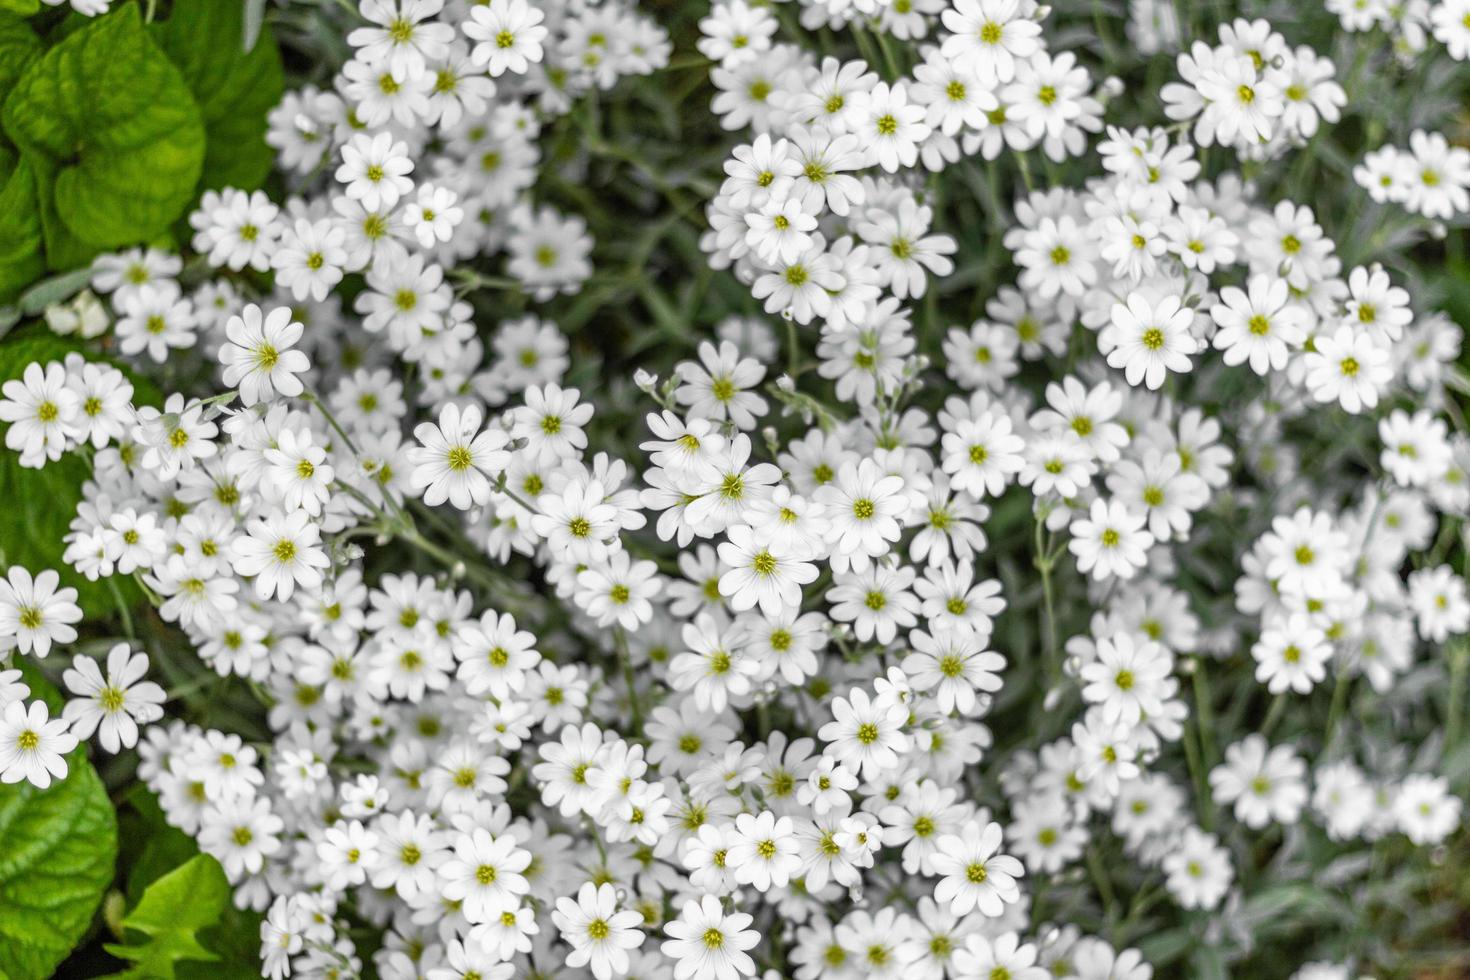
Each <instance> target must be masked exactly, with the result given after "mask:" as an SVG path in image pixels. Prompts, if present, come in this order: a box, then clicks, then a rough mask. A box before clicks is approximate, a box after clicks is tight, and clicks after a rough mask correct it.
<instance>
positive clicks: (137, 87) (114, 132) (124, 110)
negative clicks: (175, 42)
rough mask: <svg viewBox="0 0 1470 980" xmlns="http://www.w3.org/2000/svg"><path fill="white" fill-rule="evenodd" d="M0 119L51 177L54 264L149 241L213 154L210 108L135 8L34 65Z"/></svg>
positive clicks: (25, 154)
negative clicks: (207, 128) (204, 112)
mask: <svg viewBox="0 0 1470 980" xmlns="http://www.w3.org/2000/svg"><path fill="white" fill-rule="evenodd" d="M0 123H3V125H4V129H5V134H6V136H8V137H9V139H10V140H11V142H13V143H14V144H15V145H16V146H18V147H19V148H20V151H21V155H22V159H28V160H30V162H31V165H32V168H33V170H34V172H35V174H36V175H37V176H38V177H39V178H40V180H39V182H38V186H37V190H38V191H39V197H40V203H41V214H42V225H43V232H44V238H45V247H46V253H47V261H48V264H49V265H50V266H51V267H52V268H59V267H64V266H69V265H73V264H77V263H78V262H79V261H81V260H83V259H84V257H85V256H86V253H88V252H95V251H98V250H101V249H106V248H115V247H118V246H121V245H128V244H132V243H135V242H139V241H144V240H147V239H148V238H151V237H152V236H154V235H157V234H158V233H160V232H162V231H164V230H165V229H166V228H167V226H168V224H169V222H171V221H172V220H173V219H174V218H176V217H178V215H179V214H180V213H181V212H182V211H183V210H184V208H185V207H187V206H188V205H189V203H190V201H192V199H193V196H194V188H195V185H196V184H197V183H198V180H199V173H200V168H201V166H202V164H203V160H204V125H203V122H202V120H201V118H200V113H199V107H198V106H197V105H196V104H195V103H194V100H193V99H192V98H191V96H190V94H189V89H188V86H187V85H186V84H185V82H184V79H183V76H182V75H181V74H180V73H179V70H178V69H177V68H176V67H174V65H173V63H172V62H170V61H169V60H168V57H167V56H166V55H165V54H164V53H163V51H162V50H161V49H160V48H159V47H158V45H156V44H155V43H154V42H153V41H152V39H151V38H150V37H149V35H148V32H147V31H146V30H144V27H143V21H142V17H141V15H140V14H139V13H138V9H137V7H135V6H132V5H129V6H125V7H123V8H121V9H119V10H118V11H116V12H115V13H112V14H109V15H108V16H106V17H101V18H98V19H97V20H96V21H94V22H93V23H90V24H88V25H87V26H85V27H83V28H82V29H81V30H78V31H77V32H76V33H74V34H72V35H71V36H69V37H67V38H65V39H64V40H62V41H61V42H60V43H59V44H57V45H55V46H54V47H52V48H51V49H50V50H48V51H47V52H46V53H45V54H43V55H42V56H41V57H39V58H37V59H35V60H33V61H32V62H31V63H30V64H29V65H27V67H26V69H25V71H23V72H22V73H21V75H20V78H19V79H17V80H16V83H15V86H14V88H12V89H11V91H10V93H9V95H7V96H6V99H5V105H4V109H3V112H0ZM10 285H14V284H10Z"/></svg>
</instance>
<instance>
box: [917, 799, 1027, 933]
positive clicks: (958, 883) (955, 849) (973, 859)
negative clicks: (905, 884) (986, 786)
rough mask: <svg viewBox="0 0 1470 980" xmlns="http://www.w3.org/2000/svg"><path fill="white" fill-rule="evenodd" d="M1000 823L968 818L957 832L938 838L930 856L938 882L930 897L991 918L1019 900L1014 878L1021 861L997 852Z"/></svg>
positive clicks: (959, 912)
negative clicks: (935, 848)
mask: <svg viewBox="0 0 1470 980" xmlns="http://www.w3.org/2000/svg"><path fill="white" fill-rule="evenodd" d="M1001 837H1002V834H1001V827H1000V824H998V823H994V822H990V823H981V822H979V821H974V820H972V821H970V822H968V823H966V824H965V826H964V828H963V829H962V830H961V832H960V833H959V834H949V835H947V836H945V837H941V838H940V839H939V850H938V852H937V853H936V854H935V855H934V856H933V857H932V858H931V859H930V860H931V863H932V866H933V868H934V873H935V874H936V875H938V876H939V878H940V881H939V884H938V885H937V886H936V887H935V889H934V900H935V901H936V902H939V903H940V904H941V905H948V906H949V908H950V911H951V912H953V913H954V914H955V915H965V914H967V913H968V912H970V911H971V910H972V909H977V910H979V912H980V914H981V915H984V916H988V917H990V918H995V917H996V916H998V915H1001V914H1003V913H1004V912H1005V907H1006V905H1007V904H1010V903H1012V902H1017V901H1020V899H1021V889H1020V886H1019V885H1018V884H1017V883H1016V879H1017V878H1020V877H1021V876H1022V875H1023V874H1025V869H1024V868H1023V867H1022V866H1021V862H1020V861H1017V860H1016V859H1015V858H1013V857H1011V856H1010V855H1009V854H1001V853H999V851H1000V845H1001Z"/></svg>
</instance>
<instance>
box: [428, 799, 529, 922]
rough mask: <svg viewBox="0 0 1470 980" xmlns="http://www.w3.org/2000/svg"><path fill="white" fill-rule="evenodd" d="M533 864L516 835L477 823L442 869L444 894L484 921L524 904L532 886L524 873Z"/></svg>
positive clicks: (472, 917)
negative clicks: (522, 902) (497, 834)
mask: <svg viewBox="0 0 1470 980" xmlns="http://www.w3.org/2000/svg"><path fill="white" fill-rule="evenodd" d="M501 785H502V786H503V785H504V784H503V783H502V784H501ZM530 864H531V852H530V851H527V850H525V849H523V848H521V847H518V846H517V845H516V839H515V837H514V836H512V835H510V834H501V835H500V836H498V837H497V836H493V835H492V834H491V833H490V832H489V831H487V830H485V829H484V828H480V827H477V828H475V830H474V831H473V832H471V833H462V834H460V835H459V837H458V838H457V840H456V841H455V845H454V855H453V857H451V858H449V859H448V860H446V861H445V862H444V863H443V864H441V865H440V866H439V869H438V870H439V874H440V876H441V877H442V878H443V881H444V886H443V887H444V897H445V898H447V899H449V900H450V901H451V902H462V903H463V905H462V906H461V908H462V910H463V912H464V916H465V918H466V919H468V920H469V921H470V922H471V923H480V922H490V921H492V920H494V919H497V918H499V917H500V916H501V914H503V913H505V912H514V911H515V910H516V909H517V908H518V907H519V906H520V904H521V898H522V896H524V895H525V894H526V892H528V891H530V888H531V886H530V884H529V883H528V882H527V881H526V878H525V875H523V874H522V872H523V871H525V870H526V868H528V867H529V866H530Z"/></svg>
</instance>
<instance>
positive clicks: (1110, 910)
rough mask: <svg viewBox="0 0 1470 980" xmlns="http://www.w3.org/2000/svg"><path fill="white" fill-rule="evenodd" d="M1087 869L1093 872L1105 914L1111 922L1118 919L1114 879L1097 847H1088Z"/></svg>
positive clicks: (1093, 880) (1093, 878)
mask: <svg viewBox="0 0 1470 980" xmlns="http://www.w3.org/2000/svg"><path fill="white" fill-rule="evenodd" d="M1087 870H1088V871H1089V872H1090V873H1091V874H1092V882H1093V884H1094V885H1096V886H1097V891H1098V894H1099V895H1101V896H1102V900H1103V912H1104V914H1106V915H1107V919H1108V921H1109V922H1114V921H1116V920H1117V911H1118V896H1117V895H1116V894H1114V892H1113V880H1112V879H1111V878H1109V877H1108V869H1107V868H1105V867H1103V863H1102V854H1101V852H1099V851H1098V849H1097V848H1095V847H1089V848H1088V849H1087Z"/></svg>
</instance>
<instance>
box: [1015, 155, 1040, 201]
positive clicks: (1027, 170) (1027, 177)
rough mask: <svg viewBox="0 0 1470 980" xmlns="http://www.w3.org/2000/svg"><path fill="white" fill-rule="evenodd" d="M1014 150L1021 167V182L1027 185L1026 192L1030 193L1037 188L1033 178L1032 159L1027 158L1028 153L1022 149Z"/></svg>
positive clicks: (1017, 162)
mask: <svg viewBox="0 0 1470 980" xmlns="http://www.w3.org/2000/svg"><path fill="white" fill-rule="evenodd" d="M1012 152H1013V153H1014V155H1015V157H1016V164H1017V165H1018V166H1019V167H1020V168H1021V182H1022V183H1023V184H1025V185H1026V192H1027V193H1028V194H1029V193H1030V192H1031V191H1034V190H1035V189H1036V185H1035V184H1034V183H1033V182H1032V180H1031V161H1030V160H1027V159H1026V154H1025V153H1022V152H1021V151H1020V150H1014V151H1012Z"/></svg>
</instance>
